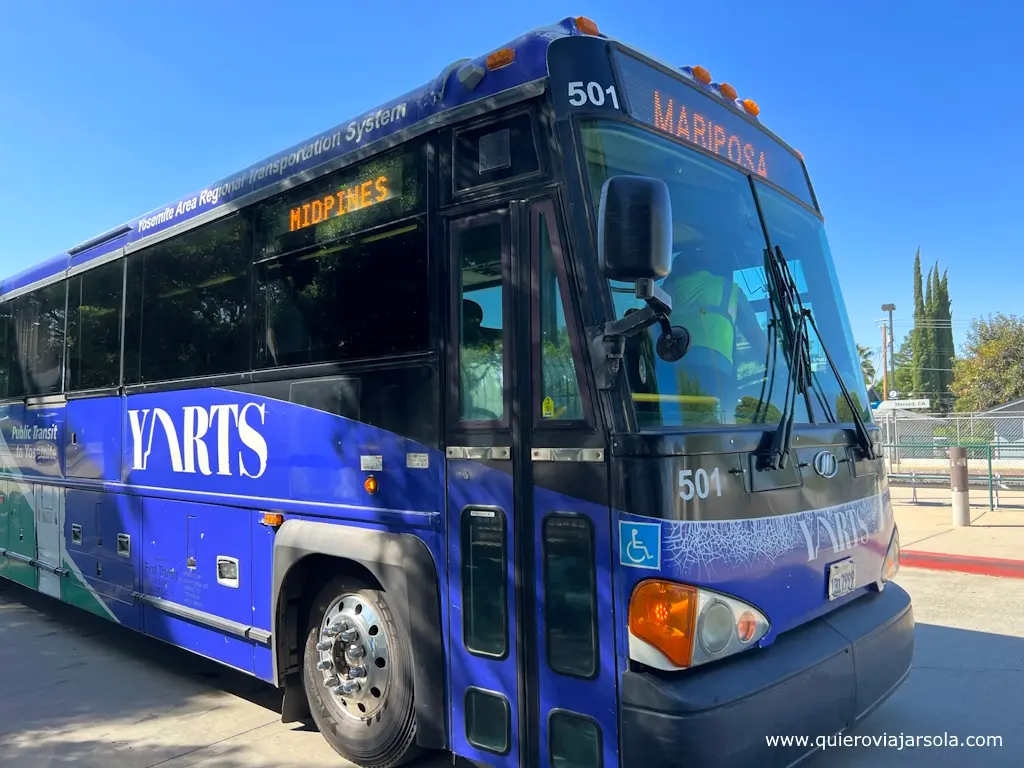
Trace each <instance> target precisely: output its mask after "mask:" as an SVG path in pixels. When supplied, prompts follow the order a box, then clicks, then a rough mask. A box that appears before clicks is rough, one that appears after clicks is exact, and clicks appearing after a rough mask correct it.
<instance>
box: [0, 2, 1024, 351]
mask: <svg viewBox="0 0 1024 768" xmlns="http://www.w3.org/2000/svg"><path fill="white" fill-rule="evenodd" d="M430 8H434V9H440V8H443V9H444V10H443V11H441V10H429V9H430ZM579 13H584V14H586V15H587V16H589V17H591V18H593V19H594V20H595V21H597V23H598V24H599V25H600V27H601V29H602V31H604V32H605V33H607V34H610V35H612V36H614V37H617V38H620V39H622V40H624V41H626V42H628V43H630V44H632V45H635V46H636V47H638V48H640V49H641V50H645V51H647V52H649V53H651V54H653V55H655V56H658V57H659V58H663V59H665V60H667V61H670V62H673V63H677V64H680V65H683V64H701V65H703V66H705V67H707V68H708V69H709V70H710V71H711V73H712V75H713V76H714V77H715V79H716V80H724V81H728V82H730V83H732V84H734V85H735V86H736V87H737V88H738V89H739V91H740V95H741V97H746V96H749V97H751V98H753V99H754V100H755V101H757V102H758V103H759V104H760V106H761V110H762V112H761V117H762V120H763V122H764V123H765V124H766V125H767V126H768V127H770V128H771V129H772V130H774V131H775V132H776V133H778V134H779V135H780V136H782V137H783V138H785V139H786V140H787V141H788V142H789V143H790V144H792V145H793V146H794V147H796V148H797V149H799V150H801V151H802V152H803V154H804V156H805V158H806V159H807V163H808V167H809V169H810V173H811V178H812V181H813V182H814V184H815V187H816V191H817V194H818V197H819V200H820V201H821V204H822V208H823V210H824V213H825V217H826V225H827V228H828V232H829V238H830V242H831V246H832V251H833V255H834V257H835V259H836V262H837V270H838V273H839V276H840V281H841V284H842V288H843V290H844V292H845V294H846V299H847V306H848V309H849V311H850V314H851V318H852V321H853V327H854V333H855V335H856V336H857V339H858V341H859V342H860V343H864V344H867V345H869V346H872V347H879V346H880V344H881V336H880V331H879V329H878V325H877V320H878V319H879V318H881V316H882V312H881V311H880V309H879V307H880V305H881V304H882V303H884V302H890V301H891V302H894V303H895V304H896V306H897V313H896V322H895V325H896V332H897V339H899V338H900V337H901V336H902V335H903V334H904V333H906V331H908V330H909V328H910V317H911V311H912V295H911V265H912V259H913V256H914V251H915V249H916V248H917V247H918V246H920V247H921V250H922V256H923V258H924V260H925V262H926V263H930V262H932V261H934V260H936V259H938V260H939V262H940V263H941V265H942V266H943V267H944V268H948V269H949V275H950V278H949V281H950V293H951V295H952V300H953V314H954V329H955V336H956V340H957V342H958V344H959V343H961V342H962V341H963V337H964V333H965V331H966V329H967V326H968V323H969V321H970V319H971V318H973V317H976V316H978V315H984V314H988V313H990V312H996V311H1003V312H1008V313H1009V312H1018V311H1020V310H1019V305H1020V300H1019V298H1018V297H1019V293H1020V286H1021V285H1024V280H1022V278H1024V259H1022V258H1021V256H1022V251H1024V234H1022V228H1021V226H1020V224H1019V223H1018V224H1017V225H1015V224H1013V223H1012V222H1013V221H1014V220H1016V221H1018V222H1020V221H1021V220H1022V218H1021V213H1020V211H1019V206H1020V203H1021V202H1022V194H1021V192H1020V184H1021V182H1020V179H1021V176H1022V175H1024V174H1022V172H1024V142H1022V141H1021V139H1020V136H1021V133H1022V132H1021V127H1020V126H1021V123H1022V118H1024V98H1022V96H1024V93H1022V91H1024V87H1022V84H1021V78H1022V73H1024V46H1022V45H1021V43H1020V30H1021V29H1022V28H1024V11H1022V10H1020V6H1017V7H1014V6H1013V5H1011V4H1009V3H997V2H990V1H989V2H979V3H974V4H970V5H969V4H967V3H963V2H921V1H920V0H914V2H909V1H907V0H903V1H901V2H899V3H892V2H888V3H883V2H877V1H875V2H859V3H822V2H820V0H819V1H818V2H805V1H804V0H800V1H799V2H796V1H795V0H787V2H784V3H764V2H724V1H723V2H718V3H711V4H708V3H696V4H694V3H667V2H664V0H660V1H659V0H630V2H628V3H623V2H608V1H607V0H593V1H592V2H588V3H565V2H560V1H557V0H547V1H546V2H529V1H527V0H522V1H521V2H515V3H483V2H475V3H474V2H463V1H461V0H460V1H458V2H455V1H453V0H448V1H447V2H444V3H443V4H438V5H436V6H435V5H432V4H430V5H428V4H427V3H414V2H411V1H407V2H402V3H397V4H389V5H387V6H386V8H385V7H384V6H381V5H379V4H365V5H358V4H346V3H300V2H296V1H295V0H291V2H285V1H284V0H279V2H268V1H267V0H248V1H247V2H242V1H241V0H230V1H229V0H219V1H218V2H203V3H200V2H194V1H192V0H181V2H177V3H141V2H114V0H107V2H102V3H101V2H92V3H81V2H70V0H63V1H59V0H52V1H51V2H48V3H42V4H40V3H20V4H13V3H10V4H5V6H4V8H3V10H2V11H0V29H3V30H4V32H5V34H4V43H3V45H2V46H0V168H2V169H3V176H4V179H5V182H6V183H4V184H2V185H0V211H2V215H0V222H2V224H3V226H0V271H2V272H3V273H5V274H6V273H12V272H16V271H19V270H21V269H23V268H24V267H26V266H28V265H30V264H31V263H33V262H35V261H38V260H40V259H43V258H45V257H48V256H51V255H53V254H55V253H58V252H60V251H62V250H64V249H66V248H69V247H71V246H73V245H75V244H77V243H79V242H81V241H83V240H85V239H87V238H89V237H92V236H93V235H96V234H98V233H100V232H102V231H103V230H105V229H107V228H109V227H111V226H114V225H117V224H120V223H121V222H123V221H125V220H126V219H129V218H131V217H133V216H135V215H138V214H141V213H145V212H147V211H149V210H151V209H153V208H156V207H158V206H160V205H163V204H164V203H166V202H168V201H171V200H172V199H174V198H176V197H177V196H178V195H179V194H184V193H187V192H190V191H192V190H194V189H196V188H199V187H201V186H203V185H205V184H207V183H209V182H212V181H214V180H217V179H220V178H222V177H225V176H227V175H229V174H230V173H232V172H234V171H236V170H238V169H240V168H242V167H244V166H246V165H248V164H249V163H251V162H255V161H257V160H260V159H262V158H264V157H266V156H267V155H270V154H272V153H274V152H276V151H277V150H279V149H282V148H284V147H286V146H289V145H291V144H293V143H295V142H298V141H301V140H302V139H305V138H306V137H308V136H310V135H312V134H314V133H317V132H319V131H321V130H323V129H325V128H328V127H330V126H333V125H335V124H338V123H341V122H343V121H346V120H347V119H348V118H349V117H351V116H353V115H355V114H357V113H359V112H361V111H363V110H365V109H368V108H370V107H372V106H374V105H376V104H378V103H380V102H383V101H385V100H387V99H389V98H392V97H393V96H397V95H399V94H400V93H403V92H405V91H406V90H408V89H410V88H412V87H415V86H417V85H419V84H421V83H423V82H425V81H426V80H428V79H430V78H432V77H434V76H436V74H437V73H438V72H439V71H440V70H441V69H442V68H443V67H444V66H445V65H447V64H448V63H450V62H451V61H452V60H454V59H457V58H461V57H464V56H473V55H477V54H479V53H484V52H487V51H488V50H490V49H493V48H495V47H497V46H499V45H500V44H502V43H503V42H506V41H507V40H509V39H511V38H513V37H515V36H516V35H518V34H520V33H521V32H523V31H525V30H527V29H529V28H531V27H534V26H538V25H542V24H546V23H549V22H551V21H554V20H556V19H558V18H561V17H564V16H569V15H577V14H579ZM993 278H994V279H993Z"/></svg>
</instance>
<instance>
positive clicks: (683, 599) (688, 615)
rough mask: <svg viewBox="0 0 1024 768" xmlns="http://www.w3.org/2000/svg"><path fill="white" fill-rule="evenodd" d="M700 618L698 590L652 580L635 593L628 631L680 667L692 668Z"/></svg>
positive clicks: (641, 584)
mask: <svg viewBox="0 0 1024 768" xmlns="http://www.w3.org/2000/svg"><path fill="white" fill-rule="evenodd" d="M696 615H697V588H696V587H689V586H686V585H684V584H674V583H672V582H669V581H660V580H658V579H651V580H648V581H644V582H641V583H640V584H638V585H637V587H636V589H634V590H633V596H632V598H631V599H630V601H629V631H630V632H632V633H633V635H634V636H635V637H637V638H638V639H640V640H643V641H644V642H646V643H649V644H651V645H653V646H654V647H655V648H657V649H658V650H659V651H661V652H662V653H663V654H665V656H667V657H668V659H669V660H670V661H671V662H672V663H673V664H675V665H676V666H677V667H688V666H690V660H691V658H692V656H693V633H694V626H695V623H696V622H695V618H696Z"/></svg>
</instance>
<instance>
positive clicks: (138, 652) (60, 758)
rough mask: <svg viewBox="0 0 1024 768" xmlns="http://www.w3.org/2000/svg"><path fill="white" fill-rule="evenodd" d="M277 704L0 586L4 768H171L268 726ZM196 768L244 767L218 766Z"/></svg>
mask: <svg viewBox="0 0 1024 768" xmlns="http://www.w3.org/2000/svg"><path fill="white" fill-rule="evenodd" d="M240 700H241V701H240ZM280 702H281V694H280V692H279V691H277V690H276V689H274V688H273V687H272V686H270V685H267V684H266V683H263V682H262V681H259V680H256V679H254V678H251V677H248V676H246V675H244V674H242V673H240V672H235V671H233V670H231V669H229V668H227V667H223V666H221V665H219V664H217V663H215V662H212V661H209V660H207V659H203V658H200V657H197V656H195V655H193V654H190V653H188V652H187V651H183V650H181V649H178V648H175V647H173V646H170V645H167V644H165V643H162V642H160V641H158V640H153V639H151V638H148V637H145V636H142V635H140V634H138V633H136V632H133V631H131V630H129V629H126V628H123V627H119V626H117V625H115V624H112V623H110V622H109V621H107V620H105V619H103V618H100V617H99V616H93V615H91V614H88V613H85V612H83V611H81V610H79V609H76V608H72V607H70V606H67V605H64V604H62V603H60V602H58V601H56V600H54V599H52V598H49V597H46V596H44V595H40V594H38V593H35V592H33V591H31V590H29V589H26V588H24V587H20V586H18V585H15V584H11V583H10V582H6V581H0V765H2V766H4V768H48V767H49V766H57V765H75V766H94V765H95V766H112V767H113V766H132V767H134V766H151V765H156V764H161V765H164V764H166V765H167V766H168V768H172V767H173V766H174V765H175V764H176V763H177V760H175V759H174V758H176V757H179V756H184V755H187V754H189V753H193V752H196V751H197V750H200V749H203V748H206V747H208V746H209V745H211V744H215V743H216V742H218V741H220V740H222V739H227V738H230V737H232V736H236V735H237V734H240V733H244V732H246V731H247V730H252V729H254V728H259V727H260V726H264V725H266V724H269V723H273V722H276V721H278V720H279V718H280V715H279V713H280ZM252 705H255V706H252ZM222 721H224V722H222ZM221 731H223V733H221ZM225 751H228V750H225ZM269 764H272V765H280V764H281V762H280V761H276V760H275V761H274V762H272V763H269ZM202 765H203V766H211V767H212V766H216V767H217V768H235V766H239V768H241V766H242V765H246V766H251V765H253V763H252V761H251V759H248V758H247V759H245V760H244V761H242V762H239V761H236V760H235V759H233V758H232V757H231V756H230V755H223V756H218V757H215V758H211V759H209V760H206V761H204V762H203V763H202Z"/></svg>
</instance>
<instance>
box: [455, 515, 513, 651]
mask: <svg viewBox="0 0 1024 768" xmlns="http://www.w3.org/2000/svg"><path fill="white" fill-rule="evenodd" d="M461 528H462V536H461V543H462V642H463V643H464V644H465V646H466V650H468V651H469V652H470V653H473V654H476V655H478V656H491V657H494V658H499V659H503V658H505V657H506V656H507V655H508V589H507V584H508V574H507V572H506V557H505V551H506V542H507V536H506V535H505V513H504V512H502V511H501V510H500V509H472V508H467V509H465V510H463V512H462V523H461Z"/></svg>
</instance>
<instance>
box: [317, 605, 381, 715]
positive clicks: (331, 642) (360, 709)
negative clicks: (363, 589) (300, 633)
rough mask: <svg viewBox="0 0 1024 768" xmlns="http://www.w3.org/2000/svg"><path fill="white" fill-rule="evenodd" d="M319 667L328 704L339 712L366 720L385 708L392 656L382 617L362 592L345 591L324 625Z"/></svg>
mask: <svg viewBox="0 0 1024 768" xmlns="http://www.w3.org/2000/svg"><path fill="white" fill-rule="evenodd" d="M318 637H319V642H317V644H316V650H317V653H318V654H319V659H318V661H317V664H316V668H317V669H318V670H319V671H320V673H321V674H322V675H323V682H324V685H325V686H326V687H327V690H328V692H329V693H330V695H329V696H328V699H327V700H328V702H329V703H330V704H332V705H333V706H332V709H335V710H336V711H337V712H339V713H340V714H343V715H345V716H347V717H354V718H357V719H359V720H365V719H367V718H370V717H373V716H374V715H375V714H377V712H378V711H380V710H381V709H382V708H383V706H384V701H385V699H386V698H387V694H388V689H389V688H390V685H391V668H390V665H391V656H390V646H389V641H388V636H387V632H385V630H384V624H383V622H381V620H380V616H378V615H377V613H376V611H374V610H373V608H372V607H371V605H370V604H369V603H367V602H366V601H365V600H364V599H363V598H361V597H359V596H358V595H343V596H342V597H340V598H338V599H337V600H336V601H335V602H334V603H332V604H331V606H330V607H329V608H328V609H327V612H326V613H325V614H324V618H323V621H322V622H321V623H320V634H319V636H318Z"/></svg>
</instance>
